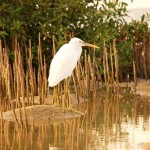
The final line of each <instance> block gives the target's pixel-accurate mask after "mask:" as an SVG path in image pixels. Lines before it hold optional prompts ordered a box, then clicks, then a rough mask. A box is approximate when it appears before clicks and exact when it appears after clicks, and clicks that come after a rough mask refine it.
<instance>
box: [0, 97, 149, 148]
mask: <svg viewBox="0 0 150 150" xmlns="http://www.w3.org/2000/svg"><path fill="white" fill-rule="evenodd" d="M84 109H85V110H86V115H85V116H82V117H81V118H78V119H72V120H67V121H62V122H61V123H59V122H58V123H55V124H51V123H49V124H47V125H42V126H35V125H34V126H29V132H26V131H25V130H24V129H22V130H21V129H18V128H17V125H16V124H15V123H12V122H7V121H4V123H3V125H2V122H1V127H0V137H1V138H0V149H1V150H7V149H12V150H57V149H63V150H133V149H134V150H138V149H142V148H141V146H140V145H141V144H140V143H142V142H150V102H148V100H142V99H140V98H135V97H128V98H122V99H119V98H118V97H117V96H115V97H111V98H110V97H108V96H107V95H106V96H105V95H104V96H102V97H100V98H97V99H95V100H94V101H90V102H89V103H87V104H86V105H84ZM2 126H3V127H4V131H3V132H2Z"/></svg>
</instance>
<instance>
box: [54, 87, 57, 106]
mask: <svg viewBox="0 0 150 150" xmlns="http://www.w3.org/2000/svg"><path fill="white" fill-rule="evenodd" d="M53 106H57V89H56V87H54V93H53Z"/></svg>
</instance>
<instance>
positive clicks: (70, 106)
mask: <svg viewBox="0 0 150 150" xmlns="http://www.w3.org/2000/svg"><path fill="white" fill-rule="evenodd" d="M67 85H68V87H67V93H68V109H69V110H72V104H71V99H70V78H68V79H67Z"/></svg>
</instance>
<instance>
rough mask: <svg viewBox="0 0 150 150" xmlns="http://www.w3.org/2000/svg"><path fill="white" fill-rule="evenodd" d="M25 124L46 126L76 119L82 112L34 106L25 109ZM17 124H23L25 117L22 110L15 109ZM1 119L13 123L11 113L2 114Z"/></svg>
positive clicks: (13, 119)
mask: <svg viewBox="0 0 150 150" xmlns="http://www.w3.org/2000/svg"><path fill="white" fill-rule="evenodd" d="M25 112H26V116H27V123H28V124H30V125H31V124H33V123H34V125H40V124H48V123H53V122H58V121H59V122H60V121H65V120H67V119H72V118H78V117H80V116H81V115H84V113H82V112H76V111H71V110H67V109H66V110H65V111H64V109H63V108H62V107H53V106H50V105H34V106H28V107H25ZM15 113H16V116H17V120H18V123H19V124H20V123H22V124H24V123H25V115H24V110H23V108H21V109H15ZM2 115H3V119H4V120H7V121H12V122H14V121H15V117H14V114H13V111H12V110H10V111H7V112H3V113H2Z"/></svg>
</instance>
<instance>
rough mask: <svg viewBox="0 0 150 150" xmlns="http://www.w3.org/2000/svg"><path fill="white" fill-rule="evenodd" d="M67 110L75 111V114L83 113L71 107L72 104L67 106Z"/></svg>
mask: <svg viewBox="0 0 150 150" xmlns="http://www.w3.org/2000/svg"><path fill="white" fill-rule="evenodd" d="M68 110H69V111H72V112H75V113H77V114H80V115H84V113H83V112H81V111H78V110H75V109H73V108H72V106H69V107H68Z"/></svg>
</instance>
